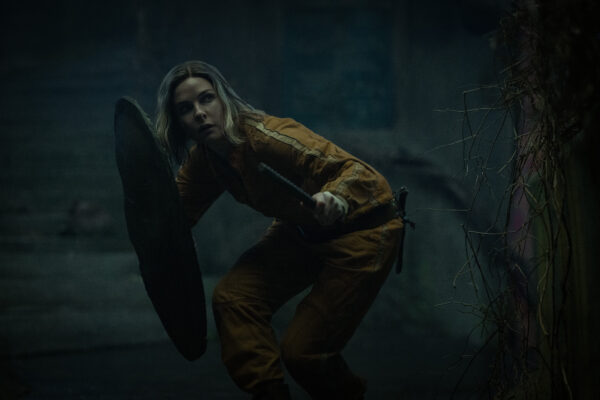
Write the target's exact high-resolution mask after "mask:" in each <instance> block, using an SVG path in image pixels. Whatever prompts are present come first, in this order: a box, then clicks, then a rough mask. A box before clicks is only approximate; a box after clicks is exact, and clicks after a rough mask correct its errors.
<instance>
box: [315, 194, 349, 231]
mask: <svg viewBox="0 0 600 400" xmlns="http://www.w3.org/2000/svg"><path fill="white" fill-rule="evenodd" d="M312 198H313V199H315V202H316V206H315V209H314V210H313V215H314V216H315V218H316V219H317V221H318V222H319V224H321V225H323V226H328V225H332V224H333V223H334V222H336V221H337V220H339V219H344V217H346V214H347V213H348V202H347V201H346V200H345V199H343V198H341V197H339V196H336V195H334V194H331V193H330V192H319V193H315V194H314V195H313V196H312Z"/></svg>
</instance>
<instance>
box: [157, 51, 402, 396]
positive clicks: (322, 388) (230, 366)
mask: <svg viewBox="0 0 600 400" xmlns="http://www.w3.org/2000/svg"><path fill="white" fill-rule="evenodd" d="M156 129H157V134H158V136H159V139H160V140H161V142H162V144H163V146H164V147H165V149H166V150H167V151H168V152H169V154H170V155H171V156H172V157H173V158H174V159H175V160H177V162H179V163H180V164H181V167H180V168H179V171H178V174H177V178H176V182H177V186H178V189H179V193H180V196H181V199H182V202H183V205H184V208H185V212H186V215H187V217H188V218H189V221H190V224H191V225H193V224H195V223H196V222H197V221H198V220H199V219H200V218H201V217H202V215H203V214H204V212H205V211H206V210H207V209H208V208H209V207H210V205H211V204H212V203H213V202H214V201H215V200H216V199H217V198H218V197H219V196H220V195H221V193H223V192H224V191H225V190H227V191H229V192H230V193H231V194H232V195H233V197H234V198H235V199H236V200H237V201H238V202H240V203H244V204H246V205H248V206H250V207H252V208H254V209H255V210H257V211H260V212H261V213H263V214H264V215H266V216H269V217H273V218H274V221H273V223H272V225H271V226H270V227H269V229H268V230H267V232H266V233H265V234H264V236H263V237H262V238H261V239H260V241H259V242H258V244H256V245H255V246H253V247H252V248H250V249H249V250H248V251H246V252H245V253H244V254H242V255H241V257H240V258H239V259H238V261H237V262H236V263H235V265H234V266H233V267H232V268H231V270H230V271H229V272H228V273H227V274H226V275H225V277H223V278H222V280H221V281H220V282H219V283H218V285H217V286H216V288H215V290H214V294H213V299H212V301H213V311H214V317H215V321H216V325H217V329H218V332H219V336H220V343H221V353H222V359H223V362H224V363H225V366H226V367H227V370H228V371H229V374H230V375H231V377H232V378H233V380H234V381H235V383H236V384H237V385H238V386H239V387H240V388H241V389H242V390H244V391H246V392H248V393H250V394H252V395H253V399H289V398H290V394H289V389H288V387H287V385H286V384H285V383H284V373H283V365H285V367H286V368H287V370H288V371H289V373H290V375H291V376H292V377H293V378H294V379H295V380H296V381H297V382H298V383H299V384H300V385H301V386H302V387H303V388H304V389H305V390H306V391H307V392H308V393H309V394H310V395H311V396H312V397H313V398H315V399H345V400H347V399H361V398H363V396H364V393H365V390H366V382H365V380H364V379H363V378H361V377H358V376H357V375H355V374H354V373H352V371H351V370H350V368H349V367H348V365H347V364H346V362H345V361H344V359H343V357H342V355H341V351H342V349H343V348H344V346H345V345H346V343H347V342H348V340H349V339H350V338H351V336H352V335H353V333H354V331H355V330H356V328H357V326H358V325H359V323H360V321H361V319H362V318H363V316H364V315H365V313H366V312H367V310H368V309H369V307H370V306H371V304H372V302H373V300H374V299H375V296H376V295H377V293H378V291H379V289H380V288H381V285H382V284H383V282H384V281H385V279H386V277H387V275H388V273H389V271H390V269H391V267H392V265H393V263H394V261H395V259H396V255H397V252H398V246H399V237H400V232H401V230H402V229H403V224H402V220H401V218H400V217H398V214H397V209H396V206H395V203H394V201H393V194H392V191H391V189H390V186H389V184H388V183H387V181H386V180H385V179H384V177H383V176H382V175H381V174H379V173H378V172H377V171H376V170H375V169H373V168H372V167H371V166H369V165H368V164H366V163H365V162H363V161H361V160H359V159H358V158H356V157H354V156H352V155H350V154H349V153H347V152H345V151H344V150H342V149H340V148H339V147H337V146H336V145H334V144H333V143H331V142H330V141H328V140H326V139H324V138H323V137H321V136H319V135H317V134H315V133H314V132H312V131H311V130H309V129H308V128H306V127H304V126H303V125H301V124H300V123H298V122H296V121H294V120H292V119H289V118H277V117H274V116H270V115H267V114H265V113H263V112H262V111H258V110H256V109H254V108H253V107H252V106H251V105H249V104H248V103H247V102H245V101H244V100H242V99H241V98H240V97H239V96H238V95H237V94H236V93H235V91H234V90H233V89H232V88H231V86H229V84H228V83H227V81H226V80H225V79H224V78H223V76H222V75H221V74H220V73H219V71H218V70H217V69H216V68H215V67H213V66H211V65H209V64H206V63H204V62H200V61H189V62H185V63H183V64H180V65H177V66H175V67H174V68H173V69H172V70H171V71H169V73H168V74H167V75H166V76H165V78H164V80H163V82H162V84H161V85H160V89H159V93H158V109H157V123H156ZM261 162H263V163H265V164H267V165H269V166H271V167H272V168H274V169H275V170H277V171H279V172H280V173H281V174H282V175H283V176H285V177H287V178H288V179H290V180H291V181H292V182H294V183H295V184H296V185H298V186H299V187H301V188H302V189H303V190H304V191H305V192H307V193H308V194H309V195H310V196H312V198H313V199H314V203H315V206H314V208H309V207H307V206H306V205H305V204H303V203H302V202H300V201H299V200H297V199H296V198H295V197H293V196H290V195H289V194H287V192H283V191H281V190H280V187H279V186H278V185H277V184H276V183H275V182H274V181H273V180H272V179H271V178H270V177H268V176H266V175H264V174H262V173H261V172H260V171H259V168H258V165H259V163H261ZM311 285H312V289H311V290H310V292H309V294H308V295H307V296H306V297H305V298H304V299H303V300H302V301H301V303H300V304H299V306H298V307H297V310H296V313H295V315H294V317H293V319H292V321H291V323H290V325H289V326H288V327H287V330H286V332H285V334H284V336H283V338H282V341H281V343H278V340H277V338H276V337H275V334H274V332H273V329H272V328H271V326H270V321H271V316H272V315H273V313H274V312H275V311H276V310H277V309H279V307H281V305H283V304H284V303H285V302H287V301H288V300H289V299H290V298H292V297H293V296H294V295H296V294H298V293H300V292H301V291H302V290H304V289H305V288H307V287H309V286H311Z"/></svg>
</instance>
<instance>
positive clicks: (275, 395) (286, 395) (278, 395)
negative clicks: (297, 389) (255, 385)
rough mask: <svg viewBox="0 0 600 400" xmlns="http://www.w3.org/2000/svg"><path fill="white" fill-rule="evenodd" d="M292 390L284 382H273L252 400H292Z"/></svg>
mask: <svg viewBox="0 0 600 400" xmlns="http://www.w3.org/2000/svg"><path fill="white" fill-rule="evenodd" d="M291 399H292V397H291V395H290V388H289V387H288V385H286V384H285V383H283V382H271V383H268V384H266V385H265V386H264V387H263V388H262V389H261V390H260V391H259V392H258V393H256V394H255V395H254V396H252V400H291Z"/></svg>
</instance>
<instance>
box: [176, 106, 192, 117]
mask: <svg viewBox="0 0 600 400" xmlns="http://www.w3.org/2000/svg"><path fill="white" fill-rule="evenodd" d="M191 109H192V108H191V107H190V106H189V105H187V104H186V105H181V106H179V107H177V112H178V113H179V115H184V114H186V113H187V112H189V111H190V110H191Z"/></svg>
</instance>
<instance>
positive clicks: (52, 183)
mask: <svg viewBox="0 0 600 400" xmlns="http://www.w3.org/2000/svg"><path fill="white" fill-rule="evenodd" d="M3 7H4V10H3V13H2V16H1V17H0V26H1V28H0V29H2V35H1V41H2V42H1V48H0V51H1V57H2V64H1V67H0V82H1V87H2V96H1V97H0V137H1V143H2V146H0V163H1V164H0V182H1V188H2V192H1V196H0V221H1V226H0V354H2V357H3V360H4V361H3V367H2V368H3V375H4V376H6V377H7V378H3V380H2V383H3V386H5V389H4V390H5V391H6V393H13V394H15V393H16V392H18V391H19V390H20V388H22V387H23V386H25V387H28V388H29V395H28V397H27V398H39V399H43V398H63V399H64V398H94V399H96V398H206V399H212V398H235V396H241V397H239V398H244V397H243V394H240V392H239V391H238V389H237V388H236V387H235V386H234V385H233V383H232V382H231V381H230V380H229V378H228V376H227V374H226V372H225V370H224V368H223V367H222V366H221V363H220V360H219V358H218V357H219V356H218V342H217V340H218V339H217V337H216V333H215V330H214V323H213V322H212V317H211V314H209V351H208V353H207V355H206V356H205V357H204V358H202V359H200V360H199V361H196V362H195V363H192V364H190V363H188V362H187V361H184V360H183V359H182V358H181V357H179V355H178V354H177V353H176V351H175V349H174V348H173V347H172V346H171V345H170V343H169V342H168V339H167V338H166V336H165V334H164V331H163V330H162V327H161V325H160V322H159V321H158V318H157V317H156V315H155V314H154V311H153V309H152V307H151V305H150V303H149V301H148V300H147V297H146V294H145V291H144V287H143V283H142V282H141V280H140V277H139V273H138V270H137V261H136V258H135V254H134V253H133V250H132V247H131V246H130V244H129V241H128V238H127V233H126V229H125V224H124V218H123V211H122V191H121V187H120V181H119V176H118V172H117V169H116V164H115V160H114V150H113V130H112V123H113V107H114V103H115V101H116V100H117V99H118V98H119V97H120V96H122V95H129V96H132V97H135V98H136V99H138V101H139V102H140V104H141V105H142V106H143V107H144V108H145V109H146V110H147V111H148V112H149V113H151V114H152V113H153V112H154V102H155V93H156V89H157V87H158V85H159V83H160V80H161V79H162V77H163V76H164V74H165V73H166V72H167V71H168V70H169V69H170V68H171V67H172V66H173V65H175V64H177V63H180V62H182V61H185V60H188V59H199V60H203V61H207V62H209V63H211V64H213V65H215V66H217V67H218V68H219V69H220V70H221V72H222V73H223V75H224V76H225V77H226V78H227V79H228V80H229V82H230V83H231V85H232V86H233V87H234V88H235V89H236V91H237V92H238V94H240V95H241V96H242V97H243V98H245V99H246V100H248V101H249V102H250V103H251V104H253V105H254V106H255V107H257V108H260V109H263V110H265V111H266V112H267V113H269V114H273V115H277V116H281V117H284V116H285V117H292V118H295V119H297V120H299V121H300V122H302V123H304V124H305V125H307V126H309V127H310V128H312V129H313V130H315V131H316V132H318V133H319V134H321V135H323V136H325V137H327V138H329V139H331V140H333V141H334V142H335V143H337V144H338V145H340V146H341V147H343V148H345V149H346V150H349V151H350V152H352V153H354V154H356V155H357V156H359V157H361V158H363V159H365V160H366V161H368V162H370V163H371V164H373V165H374V166H375V167H377V168H378V169H379V170H381V171H382V172H383V173H384V174H385V175H386V177H387V178H388V179H389V181H390V183H391V184H392V185H393V186H394V187H399V186H401V185H406V186H408V187H409V189H410V191H411V193H410V195H409V199H408V202H409V204H408V208H409V214H410V217H411V218H412V219H414V220H415V221H417V229H416V230H415V231H409V232H408V235H407V239H406V248H405V266H404V271H403V272H402V274H400V275H391V276H390V277H389V279H388V281H387V283H386V285H385V286H384V288H383V289H382V291H381V293H380V296H379V297H378V298H377V300H376V303H375V305H374V306H373V308H372V310H371V311H370V312H369V314H368V315H367V316H366V318H365V321H364V323H363V324H362V325H361V327H360V328H359V331H358V332H357V334H356V336H355V338H354V339H353V340H352V341H351V342H350V344H349V346H348V350H347V352H348V358H349V359H350V361H351V362H352V364H353V365H354V366H355V367H356V369H357V371H359V372H361V373H362V374H364V375H365V376H367V377H368V378H369V380H370V382H371V384H370V386H369V388H370V389H369V396H371V397H369V398H373V399H384V398H389V399H397V398H400V397H401V396H404V397H402V398H448V397H450V395H451V394H452V392H453V391H454V390H455V386H456V384H457V383H459V382H460V383H461V384H460V385H459V386H458V388H457V389H456V393H457V396H459V397H460V396H462V397H465V398H467V397H470V396H475V394H476V393H477V390H478V389H477V388H479V386H480V385H481V384H482V383H484V382H485V377H486V365H487V364H486V353H485V352H484V353H483V355H482V356H481V357H479V358H477V361H476V362H475V365H476V366H475V367H473V368H471V369H470V370H469V372H468V373H467V374H466V375H465V377H464V379H463V380H462V381H461V380H460V376H461V374H462V373H463V371H464V369H465V367H466V366H467V364H468V363H469V362H470V360H471V359H472V356H473V354H474V352H475V351H476V350H477V349H478V348H479V347H480V346H481V345H482V343H483V337H484V336H483V335H482V333H481V332H480V330H479V329H478V326H479V324H480V322H481V321H480V318H479V317H478V316H477V315H474V314H473V312H472V310H473V308H472V307H470V305H474V304H475V305H476V304H477V301H478V300H477V298H476V297H475V290H474V286H475V285H476V282H474V281H473V280H472V278H471V277H470V275H469V274H468V273H467V271H463V270H461V268H462V267H463V264H464V263H465V243H464V235H463V231H462V228H461V225H462V224H463V222H464V218H465V214H464V213H463V212H461V210H465V209H467V208H469V205H470V199H471V196H472V195H473V193H472V188H473V184H474V182H473V176H471V175H470V174H469V172H468V171H466V170H465V146H468V143H469V141H468V139H467V140H462V139H463V134H464V130H463V122H464V121H463V114H462V111H463V110H464V108H465V98H466V99H467V106H469V107H472V106H481V105H485V104H488V103H490V102H491V101H493V98H494V94H493V92H492V93H490V92H491V91H487V90H476V91H474V92H469V94H468V95H467V96H466V97H465V95H464V92H465V91H470V90H472V89H476V88H479V87H481V86H484V85H489V84H493V83H495V82H496V80H497V74H498V70H499V67H497V66H496V65H495V54H494V49H495V45H494V43H495V42H494V37H493V30H494V29H496V28H497V24H498V21H499V18H500V17H501V16H502V12H503V11H502V10H503V7H506V2H504V1H502V2H496V1H492V0H488V1H475V0H472V1H469V0H463V1H459V2H447V1H441V0H439V1H434V0H429V1H412V0H403V1H383V0H381V1H370V2H367V1H353V0H351V1H333V0H331V1H286V2H283V1H281V2H278V1H254V2H245V1H241V0H239V1H236V0H223V1H214V2H203V1H196V2H182V1H170V2H166V1H165V2H158V1H154V2H143V1H132V0H123V1H105V2H102V3H99V2H93V3H84V2H81V3H79V2H73V1H57V2H48V3H44V4H31V3H24V2H23V3H15V2H13V3H12V4H10V5H6V6H3ZM481 114H482V112H477V111H474V112H472V114H471V118H473V121H472V122H473V123H474V124H475V125H476V124H477V123H478V121H479V120H480V119H481V118H482V115H481ZM488 121H492V122H490V123H489V125H490V126H489V127H485V126H484V129H495V128H496V125H495V123H494V118H489V119H488ZM465 143H467V145H465ZM511 151H512V149H511V145H510V144H509V143H498V148H497V151H496V152H495V153H494V154H493V156H492V158H491V159H490V160H489V167H490V171H497V170H498V169H499V168H500V167H501V166H502V163H503V162H504V161H505V160H507V159H508V157H509V156H510V152H511ZM489 179H490V182H491V186H490V187H489V188H488V191H487V192H486V193H481V194H480V195H481V196H494V193H495V192H497V191H501V190H503V184H504V181H503V177H502V175H501V174H498V175H496V174H495V173H490V176H489ZM484 198H485V197H484ZM479 204H485V201H484V202H480V203H479ZM495 211H496V210H492V209H490V210H486V209H481V210H476V212H475V213H474V214H473V215H475V218H476V219H479V220H478V221H475V225H477V224H479V225H480V226H490V225H493V221H494V215H493V213H494V212H495ZM268 224H269V220H268V219H267V218H265V217H263V216H261V215H259V214H257V213H256V212H254V211H253V210H250V209H248V208H246V207H244V206H240V205H236V204H235V202H234V201H233V199H232V198H231V197H230V196H229V195H227V194H226V195H224V196H222V198H221V199H219V200H218V202H217V203H216V204H215V205H214V206H213V207H212V208H211V209H210V210H209V212H208V213H207V215H206V216H205V217H204V218H203V219H202V221H201V222H200V223H199V224H198V226H197V227H196V228H195V229H194V236H195V238H196V242H197V248H198V255H199V260H200V263H201V269H202V271H203V274H204V276H205V284H206V290H207V295H208V296H210V293H211V291H212V287H214V284H215V282H216V281H217V280H218V279H219V277H220V276H222V275H223V274H224V273H225V272H226V270H227V268H229V267H230V266H231V265H232V263H233V262H234V261H235V258H236V257H237V256H238V255H239V254H240V253H241V252H242V251H243V250H244V249H245V248H247V247H248V246H250V245H251V244H252V243H253V242H254V241H255V240H256V239H257V238H258V237H259V235H260V234H261V232H262V231H263V230H264V229H265V228H266V227H267V226H268ZM209 298H210V297H209ZM295 301H297V299H296V300H295ZM294 303H295V302H292V304H290V305H288V306H286V307H285V308H284V309H283V310H282V311H281V312H280V313H279V314H278V315H277V316H276V320H275V322H274V323H275V326H276V328H277V330H278V331H279V332H281V330H282V329H284V327H285V323H286V321H288V320H289V318H290V317H291V314H292V313H293V307H294ZM490 351H493V349H491V350H490ZM293 389H294V393H295V394H296V395H297V396H298V397H299V398H305V397H302V396H306V395H305V394H303V393H302V392H301V390H300V389H299V388H297V387H295V386H294V387H293Z"/></svg>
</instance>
